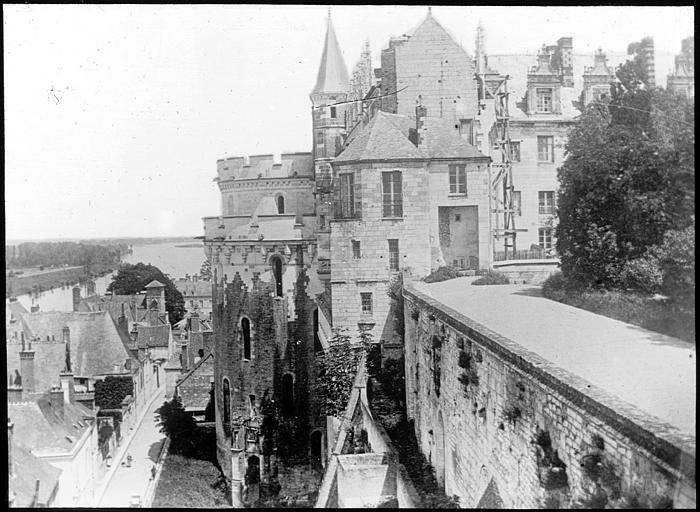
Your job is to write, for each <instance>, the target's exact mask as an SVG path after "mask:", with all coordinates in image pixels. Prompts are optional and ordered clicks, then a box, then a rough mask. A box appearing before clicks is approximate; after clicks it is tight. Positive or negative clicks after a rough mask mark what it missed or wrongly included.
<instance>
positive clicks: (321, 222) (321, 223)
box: [318, 215, 326, 229]
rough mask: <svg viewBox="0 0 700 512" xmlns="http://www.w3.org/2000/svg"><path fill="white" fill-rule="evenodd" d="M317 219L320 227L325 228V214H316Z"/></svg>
mask: <svg viewBox="0 0 700 512" xmlns="http://www.w3.org/2000/svg"><path fill="white" fill-rule="evenodd" d="M318 221H319V224H320V226H319V227H320V229H326V216H325V215H319V216H318Z"/></svg>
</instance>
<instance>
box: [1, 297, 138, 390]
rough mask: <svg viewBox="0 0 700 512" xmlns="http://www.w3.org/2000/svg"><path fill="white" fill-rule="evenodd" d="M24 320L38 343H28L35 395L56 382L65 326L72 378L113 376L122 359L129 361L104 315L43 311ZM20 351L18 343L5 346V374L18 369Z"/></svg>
mask: <svg viewBox="0 0 700 512" xmlns="http://www.w3.org/2000/svg"><path fill="white" fill-rule="evenodd" d="M24 317H25V319H26V321H27V323H28V324H29V325H30V326H31V328H32V330H33V332H35V333H36V335H37V336H39V338H40V340H41V341H38V342H37V341H35V342H33V343H32V350H34V352H35V355H34V368H35V369H34V379H35V389H36V390H37V391H44V390H46V389H49V388H50V387H51V386H52V385H55V384H57V383H58V381H59V376H58V375H59V373H60V372H61V371H62V370H63V369H64V367H65V354H66V348H65V344H64V343H63V328H64V327H65V326H68V328H69V329H70V352H71V366H72V370H73V373H74V375H76V376H85V377H89V376H94V375H104V374H107V373H113V372H114V368H115V366H117V365H118V366H119V368H123V367H124V363H125V361H126V359H127V358H129V357H131V356H130V354H129V352H128V350H127V348H126V347H125V346H124V343H123V341H122V338H121V337H120V336H119V333H118V332H117V328H116V326H115V324H114V322H113V321H112V319H111V318H110V317H109V314H108V313H107V312H106V311H102V312H97V313H74V312H62V311H44V312H36V313H28V314H26V315H25V316H24ZM46 336H49V337H50V338H51V337H53V338H55V341H46ZM20 351H21V344H20V343H7V371H8V374H12V375H14V373H15V370H19V369H20V363H19V352H20Z"/></svg>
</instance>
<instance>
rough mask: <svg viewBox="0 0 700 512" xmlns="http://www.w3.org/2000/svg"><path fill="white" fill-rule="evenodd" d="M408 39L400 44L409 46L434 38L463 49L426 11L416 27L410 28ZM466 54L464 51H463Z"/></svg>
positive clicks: (433, 39) (431, 40)
mask: <svg viewBox="0 0 700 512" xmlns="http://www.w3.org/2000/svg"><path fill="white" fill-rule="evenodd" d="M407 36H408V40H407V41H406V42H405V43H403V45H402V46H405V47H410V46H411V45H413V44H422V43H423V42H424V41H426V40H427V41H430V42H433V41H435V40H441V41H448V42H450V43H452V44H453V45H455V46H458V47H459V48H460V49H462V50H463V51H464V48H462V45H461V44H459V43H458V42H457V40H456V39H455V38H454V37H453V36H452V34H450V32H449V31H448V30H447V29H446V28H445V27H443V26H442V25H440V23H439V22H438V21H437V20H436V19H435V18H434V17H433V14H432V13H431V12H430V11H428V14H427V16H426V17H425V18H424V19H423V21H421V22H420V23H419V24H418V26H417V27H415V28H414V29H413V30H411V31H410V32H409V33H408V34H407ZM465 55H466V52H465Z"/></svg>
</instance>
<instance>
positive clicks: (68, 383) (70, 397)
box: [59, 372, 75, 404]
mask: <svg viewBox="0 0 700 512" xmlns="http://www.w3.org/2000/svg"><path fill="white" fill-rule="evenodd" d="M59 376H60V378H61V389H62V390H63V401H64V402H65V403H67V404H70V403H73V402H74V401H75V381H74V380H73V372H61V373H60V374H59Z"/></svg>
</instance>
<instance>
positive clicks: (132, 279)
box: [107, 263, 185, 324]
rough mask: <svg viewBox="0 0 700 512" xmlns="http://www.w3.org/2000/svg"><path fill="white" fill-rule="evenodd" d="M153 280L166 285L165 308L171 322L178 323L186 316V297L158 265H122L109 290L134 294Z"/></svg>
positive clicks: (116, 292) (122, 293)
mask: <svg viewBox="0 0 700 512" xmlns="http://www.w3.org/2000/svg"><path fill="white" fill-rule="evenodd" d="M153 280H156V281H159V282H161V283H163V284H164V285H165V309H166V311H167V312H168V317H169V318H170V323H171V324H176V323H177V322H179V321H180V320H182V318H183V317H184V316H185V299H184V298H183V297H182V294H181V293H180V292H179V291H178V289H177V287H176V286H175V283H173V282H172V280H171V279H170V277H168V276H167V275H166V274H163V272H161V271H160V269H159V268H158V267H155V266H153V265H150V264H149V265H146V264H144V263H136V264H135V265H132V264H130V263H125V264H123V265H120V267H119V271H118V272H117V274H116V275H115V276H114V277H112V282H111V283H109V286H108V287H107V291H108V292H112V293H115V294H118V295H133V294H136V293H138V292H140V291H142V290H143V289H144V288H145V287H146V285H147V284H148V283H150V282H151V281H153Z"/></svg>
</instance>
